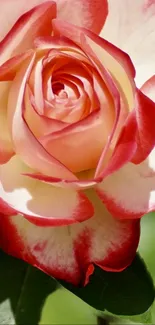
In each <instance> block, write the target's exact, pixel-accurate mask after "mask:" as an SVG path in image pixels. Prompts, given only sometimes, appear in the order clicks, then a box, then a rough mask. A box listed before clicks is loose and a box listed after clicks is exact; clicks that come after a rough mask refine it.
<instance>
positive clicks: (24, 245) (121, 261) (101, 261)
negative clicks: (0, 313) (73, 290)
mask: <svg viewBox="0 0 155 325" xmlns="http://www.w3.org/2000/svg"><path fill="white" fill-rule="evenodd" d="M91 195H92V197H91V200H93V202H94V205H95V209H96V214H95V216H94V217H93V218H91V219H90V220H88V221H85V222H82V223H80V224H76V225H71V226H67V227H56V228H53V227H52V228H51V227H46V228H43V227H37V226H35V225H33V224H31V223H29V222H28V221H27V220H26V219H24V218H23V217H22V216H19V215H18V216H13V217H5V216H3V215H2V216H1V219H0V246H1V247H2V249H4V250H5V251H6V252H7V253H9V254H12V255H14V256H16V257H18V258H22V259H24V260H26V261H27V262H29V263H30V264H33V265H35V266H37V267H38V268H40V269H42V270H43V271H44V272H46V273H48V274H49V275H52V276H54V277H56V278H59V279H64V280H66V281H69V282H72V283H73V284H75V285H77V284H78V283H80V282H84V280H86V281H87V280H88V275H89V274H90V272H89V271H90V268H91V271H93V268H92V267H91V265H92V263H94V264H98V265H99V266H100V267H102V268H103V269H105V270H110V271H121V270H122V269H124V268H125V267H127V266H128V265H129V264H130V263H131V261H132V259H133V257H134V255H135V252H136V248H137V245H138V241H139V221H137V220H133V221H119V220H116V219H114V218H112V216H111V215H110V214H109V213H108V212H107V210H106V209H105V208H104V207H103V205H102V203H101V202H100V201H99V200H98V199H97V198H96V197H95V195H94V194H91Z"/></svg>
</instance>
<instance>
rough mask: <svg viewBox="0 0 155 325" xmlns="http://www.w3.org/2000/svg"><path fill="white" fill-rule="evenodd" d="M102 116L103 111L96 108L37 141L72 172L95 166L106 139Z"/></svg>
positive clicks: (103, 115) (104, 120)
mask: <svg viewBox="0 0 155 325" xmlns="http://www.w3.org/2000/svg"><path fill="white" fill-rule="evenodd" d="M104 117H105V112H102V111H101V110H97V111H95V112H93V113H92V114H90V115H89V116H88V117H87V118H85V119H83V120H82V121H79V122H77V123H74V124H72V125H70V126H68V127H66V128H65V129H62V130H60V131H58V132H55V133H52V134H50V135H47V136H44V137H42V138H40V139H39V141H40V142H41V144H42V145H43V146H44V147H45V148H46V150H47V151H48V152H49V153H50V154H51V155H52V156H53V157H55V158H56V159H58V160H59V161H61V162H62V163H63V164H64V165H65V166H67V167H68V168H69V169H70V170H72V171H73V172H81V171H82V170H87V169H91V168H95V167H96V165H97V163H98V160H99V158H100V155H101V153H102V150H103V148H104V146H105V143H106V139H107V133H106V132H105V129H106V118H104ZM90 144H91V146H90ZM66 152H67V155H66Z"/></svg>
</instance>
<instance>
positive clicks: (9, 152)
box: [0, 81, 14, 164]
mask: <svg viewBox="0 0 155 325" xmlns="http://www.w3.org/2000/svg"><path fill="white" fill-rule="evenodd" d="M9 88H10V82H7V81H3V82H0V103H1V106H0V164H4V163H5V162H7V161H8V160H9V159H10V158H11V157H12V156H13V155H14V149H13V145H12V141H11V138H10V134H9V130H8V124H7V100H8V93H9Z"/></svg>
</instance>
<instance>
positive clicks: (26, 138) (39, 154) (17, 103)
mask: <svg viewBox="0 0 155 325" xmlns="http://www.w3.org/2000/svg"><path fill="white" fill-rule="evenodd" d="M34 59H35V56H32V57H31V58H29V62H27V63H26V64H25V65H24V66H23V67H22V69H21V70H20V71H19V72H18V73H17V75H16V77H15V79H14V82H13V83H12V87H11V89H10V93H9V100H8V119H9V125H10V132H11V136H12V141H13V143H14V148H15V151H16V153H17V154H18V155H19V156H21V157H22V160H23V161H24V162H26V164H28V165H30V166H31V167H32V168H34V169H36V170H38V171H39V172H42V173H43V174H46V175H50V176H54V177H62V178H69V179H77V178H76V177H75V176H74V175H73V174H72V173H71V171H69V170H68V169H67V168H66V167H65V166H63V165H62V164H61V163H60V162H59V161H57V160H56V159H54V158H53V157H52V156H50V155H49V154H48V153H47V151H46V150H45V149H44V148H43V147H42V146H41V144H40V143H39V142H38V141H37V139H36V138H35V137H34V136H33V134H32V132H31V131H30V129H29V128H28V126H27V124H26V122H25V121H24V119H23V116H22V114H23V111H24V94H25V88H26V83H27V80H28V78H29V75H30V73H31V70H32V67H33V64H34ZM34 152H35V155H34Z"/></svg>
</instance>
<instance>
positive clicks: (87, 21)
mask: <svg viewBox="0 0 155 325" xmlns="http://www.w3.org/2000/svg"><path fill="white" fill-rule="evenodd" d="M56 3H57V6H58V15H57V16H58V18H61V19H63V20H65V21H67V22H69V23H74V24H75V25H77V26H81V27H85V28H88V29H90V30H92V31H93V32H95V33H99V32H100V31H101V29H102V27H103V25H104V22H105V20H106V17H107V14H108V1H107V0H96V1H92V0H68V1H67V2H66V1H65V0H56ZM96 17H97V19H96Z"/></svg>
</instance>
